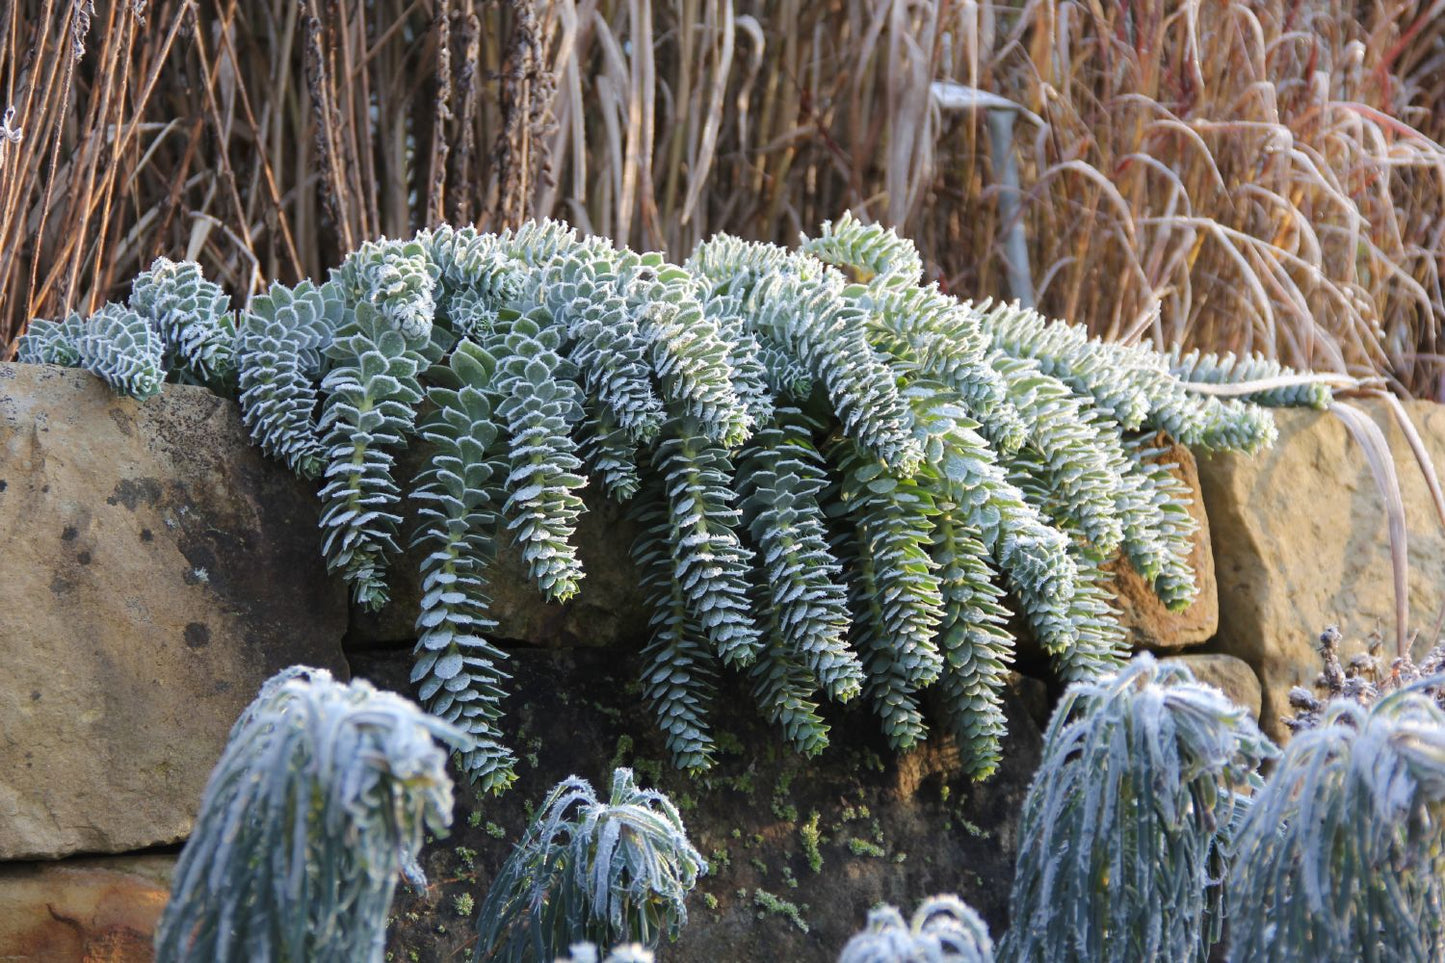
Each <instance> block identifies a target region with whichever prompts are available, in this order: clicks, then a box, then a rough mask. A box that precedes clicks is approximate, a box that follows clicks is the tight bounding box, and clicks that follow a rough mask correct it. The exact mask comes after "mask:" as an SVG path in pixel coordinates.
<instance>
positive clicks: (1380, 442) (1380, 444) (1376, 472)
mask: <svg viewBox="0 0 1445 963" xmlns="http://www.w3.org/2000/svg"><path fill="white" fill-rule="evenodd" d="M1330 413H1331V414H1333V415H1334V416H1335V417H1337V418H1339V419H1340V421H1341V422H1343V423H1344V425H1345V428H1346V429H1348V430H1349V432H1350V436H1351V437H1352V438H1354V439H1355V443H1356V444H1358V445H1359V446H1360V450H1361V451H1363V452H1364V453H1365V461H1366V462H1367V463H1368V464H1369V466H1370V474H1371V475H1372V476H1373V477H1374V479H1375V487H1376V489H1378V490H1379V492H1380V497H1381V498H1382V499H1384V502H1385V516H1386V518H1387V519H1388V520H1389V524H1390V567H1391V570H1392V571H1393V572H1394V576H1395V653H1396V655H1398V656H1401V657H1405V656H1408V655H1409V654H1410V649H1409V643H1408V641H1407V639H1408V635H1407V633H1408V625H1409V620H1410V554H1409V536H1408V533H1407V532H1406V530H1405V501H1404V499H1403V498H1402V497H1401V495H1400V479H1399V478H1398V477H1397V476H1396V474H1395V459H1394V457H1393V456H1392V455H1391V454H1390V445H1389V442H1387V441H1386V440H1385V434H1384V432H1382V431H1381V430H1380V426H1379V425H1377V424H1375V423H1374V421H1372V420H1371V419H1370V416H1369V415H1367V414H1365V413H1364V412H1363V411H1361V410H1360V409H1359V408H1356V407H1354V406H1353V405H1349V404H1346V403H1344V402H1342V401H1337V402H1335V403H1333V404H1331V405H1330Z"/></svg>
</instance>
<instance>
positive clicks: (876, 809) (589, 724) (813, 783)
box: [352, 649, 1043, 961]
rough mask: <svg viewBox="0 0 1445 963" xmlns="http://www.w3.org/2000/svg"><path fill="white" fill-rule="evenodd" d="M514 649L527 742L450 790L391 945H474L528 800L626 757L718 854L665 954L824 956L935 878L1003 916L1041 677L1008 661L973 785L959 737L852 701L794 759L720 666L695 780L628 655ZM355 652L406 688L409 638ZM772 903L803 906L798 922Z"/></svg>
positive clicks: (518, 728) (513, 724) (917, 895)
mask: <svg viewBox="0 0 1445 963" xmlns="http://www.w3.org/2000/svg"><path fill="white" fill-rule="evenodd" d="M512 655H513V659H512V661H511V663H510V665H509V668H510V669H511V671H512V672H513V673H514V679H515V681H514V688H513V692H514V694H513V696H512V697H511V698H510V699H509V700H508V702H507V710H508V717H507V720H506V722H505V725H506V726H507V730H508V732H509V733H511V734H513V737H514V744H515V745H516V746H517V748H518V752H519V756H520V757H521V758H522V762H521V764H520V765H519V767H518V771H519V779H518V781H517V784H516V785H515V786H514V787H513V788H512V789H511V790H510V791H509V792H508V793H507V794H506V795H504V796H502V797H500V798H495V797H487V798H485V799H478V798H476V797H475V796H474V795H473V794H472V793H471V792H470V791H469V790H466V789H461V790H460V791H459V793H458V802H457V810H456V819H455V822H454V824H453V832H452V835H451V837H450V838H448V839H444V840H437V841H434V842H433V843H432V844H430V845H428V847H427V848H426V850H425V851H424V853H423V856H422V865H423V867H424V868H425V870H426V873H427V877H428V879H429V881H430V885H429V886H428V888H427V890H426V892H425V893H420V894H418V893H414V892H412V891H410V890H408V889H406V888H405V887H403V888H402V889H401V890H400V891H399V892H398V895H397V899H396V902H395V904H394V905H393V908H392V917H393V922H392V926H391V929H390V931H389V934H388V948H389V950H390V951H391V952H392V959H394V960H398V961H407V960H413V959H415V960H419V961H430V960H466V959H469V953H470V952H471V945H472V943H473V942H474V932H475V931H474V920H473V916H474V914H475V907H478V906H480V905H481V904H482V901H483V898H484V897H485V895H486V890H487V886H488V883H489V882H490V880H491V878H492V876H493V875H494V874H495V873H496V871H497V870H498V868H499V867H500V866H501V864H502V862H503V861H504V860H505V859H506V857H507V856H508V854H509V853H510V852H511V849H512V846H513V845H514V843H515V842H516V841H517V840H518V839H519V838H520V837H521V834H522V831H523V829H524V827H525V825H526V822H527V814H528V810H529V808H530V807H535V806H537V805H538V804H539V803H540V802H541V800H542V798H543V797H544V796H545V794H546V792H547V790H548V789H550V788H551V786H552V785H554V784H555V783H556V782H557V781H558V780H560V779H562V778H564V777H566V776H569V775H573V774H575V775H578V776H581V777H583V778H585V779H587V780H588V781H589V782H591V783H592V784H593V786H594V787H597V788H598V789H599V790H603V791H605V787H606V785H607V776H608V773H609V772H610V771H611V768H612V767H613V766H615V765H629V766H631V767H632V768H633V769H634V770H635V771H636V772H637V774H638V781H639V783H640V784H642V785H646V786H657V787H659V788H661V789H663V790H664V791H666V792H667V793H669V794H670V795H671V796H672V798H673V799H674V801H676V802H677V803H678V804H679V805H680V806H681V807H682V809H683V819H684V820H685V822H686V824H687V829H688V834H689V836H690V838H691V839H692V841H693V843H694V845H696V846H697V847H698V849H699V850H701V851H702V853H703V854H704V855H705V856H706V857H707V858H708V859H709V861H710V862H711V863H712V869H711V871H710V872H709V873H708V875H706V876H705V877H703V879H702V881H701V882H700V883H699V885H698V888H697V890H696V891H695V892H694V893H693V896H692V898H691V899H690V900H689V901H688V912H689V923H688V925H687V927H686V929H685V930H684V931H683V935H682V938H681V939H680V940H679V941H678V942H677V943H675V944H671V945H666V944H665V945H664V946H663V947H662V948H661V950H660V952H659V959H660V960H663V961H669V960H672V961H685V960H697V961H704V960H706V961H717V960H753V959H778V960H790V961H807V960H820V961H821V960H833V959H836V957H837V954H838V952H839V950H841V948H842V946H843V944H844V943H845V942H847V939H848V937H849V936H850V935H851V934H852V933H853V932H855V931H856V930H857V929H859V928H861V927H862V925H863V923H864V920H865V917H866V915H867V912H868V909H869V908H870V907H872V906H873V905H875V904H877V903H878V902H880V901H884V902H891V903H894V904H898V905H903V906H908V907H911V906H913V905H914V904H915V903H916V902H917V901H918V900H920V899H922V898H923V897H925V896H928V895H930V894H933V893H937V892H954V893H958V894H959V895H960V896H962V897H963V898H965V899H966V900H968V901H969V902H970V903H972V904H973V905H974V906H976V907H977V908H978V909H979V911H980V912H981V913H982V914H983V915H984V917H985V918H986V919H987V920H988V921H989V923H990V925H991V927H992V928H993V930H994V932H995V933H1000V932H1002V928H1003V926H1004V923H1005V922H1006V916H1007V901H1008V887H1009V880H1010V879H1011V878H1012V874H1013V860H1014V854H1015V852H1016V850H1017V840H1016V837H1015V833H1016V830H1017V816H1018V813H1019V811H1020V809H1021V808H1022V803H1023V797H1024V794H1025V792H1026V790H1027V788H1028V780H1029V778H1030V777H1031V775H1032V773H1033V771H1034V769H1035V767H1036V766H1037V764H1038V761H1039V756H1040V747H1041V736H1040V729H1039V722H1038V721H1037V719H1036V718H1035V716H1036V715H1038V714H1039V713H1041V712H1042V711H1043V694H1042V688H1043V687H1042V685H1041V684H1039V683H1037V682H1035V681H1033V680H1030V679H1025V678H1023V677H1016V678H1015V681H1014V684H1013V685H1011V686H1010V687H1009V688H1008V690H1006V691H1007V698H1006V709H1007V712H1008V717H1009V735H1008V737H1007V738H1006V740H1005V742H1004V762H1003V765H1002V767H1001V769H1000V771H999V772H998V773H997V774H995V775H994V776H993V778H992V779H990V780H988V781H987V782H985V783H981V784H976V783H972V782H970V781H969V780H968V779H967V778H965V777H962V776H960V775H959V774H958V772H957V768H956V759H957V755H956V752H953V751H951V747H950V745H949V744H948V741H947V740H946V739H943V738H941V737H939V738H937V740H936V741H934V740H931V741H930V742H929V743H925V744H924V746H923V747H921V748H920V749H919V750H916V751H914V752H911V753H907V754H903V755H896V754H894V753H892V752H890V751H889V750H888V748H887V746H886V744H885V743H884V741H883V739H882V737H881V736H880V735H879V734H878V726H877V722H876V719H875V718H874V717H873V716H872V714H871V713H870V712H869V711H868V710H867V708H866V707H863V706H859V707H856V708H855V707H846V708H838V707H828V708H827V709H826V710H825V711H826V713H827V717H828V719H829V721H830V722H831V723H832V726H833V728H832V733H831V735H832V745H831V746H830V747H829V748H828V749H827V750H826V751H824V753H823V754H822V755H821V756H819V757H817V758H816V759H812V760H808V759H804V758H802V757H800V756H797V755H795V754H794V753H792V752H791V751H789V750H788V748H787V747H786V746H785V745H784V743H783V742H782V741H781V739H780V738H779V735H778V733H777V731H776V729H774V728H773V727H772V726H770V725H768V724H767V722H766V721H765V720H763V719H762V718H761V716H760V715H759V714H758V712H757V710H756V709H755V708H754V706H753V705H752V702H751V700H750V698H749V697H748V694H747V693H746V691H744V689H743V688H742V687H741V686H739V685H736V684H735V683H731V682H725V683H724V685H723V690H722V697H721V698H720V699H719V701H718V704H717V705H716V706H715V707H714V719H715V725H716V732H717V734H718V735H719V738H720V742H721V744H722V745H723V746H724V747H725V751H724V752H722V753H721V754H720V758H719V761H718V763H717V765H716V766H715V768H714V769H713V770H712V771H711V772H709V773H708V774H706V775H705V776H702V777H698V778H692V777H689V776H687V775H685V774H682V773H679V772H676V771H675V770H672V769H671V768H669V767H668V766H667V764H666V761H665V760H666V758H667V756H666V752H665V750H664V748H663V744H662V739H661V737H660V736H659V735H658V733H657V731H656V728H655V726H654V725H653V722H652V719H651V717H650V716H649V715H648V714H647V712H646V710H645V709H643V708H642V706H641V700H640V696H639V695H638V693H637V692H636V686H635V681H634V680H635V679H636V678H637V669H638V665H637V657H636V654H635V653H630V652H629V653H623V652H618V651H616V650H613V651H599V650H595V649H578V650H564V651H543V650H537V649H527V650H517V651H513V653H512ZM352 668H353V672H354V673H355V675H357V676H358V677H362V678H367V679H370V680H371V681H373V682H374V683H376V684H377V685H379V686H387V687H392V688H395V689H397V690H398V691H402V692H406V691H407V688H408V686H407V673H408V671H409V669H410V659H409V657H408V655H407V654H406V653H404V652H395V651H385V650H377V651H374V652H370V653H355V654H353V658H352ZM813 813H817V821H816V827H817V830H818V832H819V834H820V835H821V839H820V840H819V842H818V845H817V849H816V855H817V856H821V858H822V863H821V868H820V870H819V871H817V872H815V871H814V870H813V869H812V868H811V866H810V854H809V846H808V844H807V842H806V839H807V837H808V836H809V835H810V833H809V831H808V829H807V827H808V826H809V823H810V822H811V817H812V814H813ZM724 854H725V855H724ZM790 879H791V880H792V881H793V884H790V882H789V880H790ZM794 884H795V885H794ZM759 891H761V892H762V893H764V894H768V895H764V896H762V897H759V895H758V893H759ZM769 896H771V897H774V898H776V900H777V901H778V902H776V903H775V902H773V901H772V900H770V899H769ZM469 898H470V899H469ZM782 903H791V904H793V905H794V906H795V907H796V908H797V919H796V920H795V919H793V918H790V914H789V913H788V911H787V909H786V907H785V906H782V905H781V904H782ZM764 904H771V905H772V906H774V907H775V908H774V909H768V908H765V905H764ZM469 906H470V907H471V912H470V913H467V912H465V911H467V910H468V907H469ZM800 924H805V925H806V926H807V928H808V932H806V933H804V932H803V930H802V928H801V926H800ZM413 954H415V955H413Z"/></svg>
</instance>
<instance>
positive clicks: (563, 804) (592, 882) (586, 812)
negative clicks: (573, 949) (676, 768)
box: [473, 769, 707, 963]
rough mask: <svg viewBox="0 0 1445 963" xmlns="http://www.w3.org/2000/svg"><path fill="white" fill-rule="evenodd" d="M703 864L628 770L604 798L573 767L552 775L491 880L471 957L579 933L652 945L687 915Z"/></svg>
mask: <svg viewBox="0 0 1445 963" xmlns="http://www.w3.org/2000/svg"><path fill="white" fill-rule="evenodd" d="M705 872H707V863H706V862H705V861H704V860H703V858H702V855H701V854H700V853H699V852H698V851H697V850H696V849H694V848H693V846H692V843H690V842H689V841H688V838H687V831H686V829H685V828H684V827H683V824H682V817H681V816H680V815H679V814H678V811H677V808H676V807H675V806H673V804H672V802H671V800H669V799H668V798H667V797H666V796H665V795H663V794H662V793H660V792H657V791H656V790H651V789H639V788H637V786H636V785H634V783H633V781H632V771H631V770H630V769H617V770H615V771H614V772H613V773H612V789H611V793H610V794H609V797H608V799H607V801H606V802H603V801H602V800H600V799H598V798H597V796H596V794H595V793H594V792H593V791H592V787H591V786H590V785H589V784H588V783H587V782H586V781H585V780H583V779H578V778H577V777H575V776H573V777H571V778H569V779H565V780H563V781H562V782H560V783H558V784H557V786H556V787H554V788H553V789H552V791H551V793H549V794H548V796H547V799H546V800H545V801H544V802H543V804H542V807H541V809H540V810H538V812H537V815H536V817H535V818H534V819H533V820H532V823H531V825H529V826H528V827H527V830H526V832H525V833H524V834H523V836H522V839H521V842H519V843H518V844H517V847H516V849H514V850H513V852H512V855H511V856H510V857H509V858H508V859H507V862H506V863H505V864H504V865H503V866H502V868H501V870H500V871H499V872H498V873H497V876H496V878H495V879H494V880H493V881H492V887H491V889H490V890H489V891H488V892H487V899H486V902H484V903H483V904H482V907H481V910H480V911H479V912H478V916H477V927H478V933H479V936H478V941H477V948H476V952H475V955H474V957H473V959H475V960H477V961H479V963H480V961H484V960H509V961H522V960H548V959H552V958H553V957H555V956H556V954H557V953H558V952H559V950H561V949H562V948H563V947H568V946H572V945H573V944H575V943H578V942H582V941H586V942H591V943H594V944H597V945H599V946H613V945H616V944H617V943H620V942H623V941H632V942H636V943H641V944H642V945H644V946H647V947H655V946H656V945H657V943H658V941H659V940H660V939H661V938H662V937H663V936H664V935H666V936H667V937H668V938H669V939H676V938H677V934H678V932H679V931H680V930H681V928H682V926H683V925H684V924H685V923H686V922H687V906H686V905H685V901H686V899H687V895H688V893H689V892H691V891H692V888H693V886H695V885H696V884H697V878H698V876H699V875H701V874H702V873H705Z"/></svg>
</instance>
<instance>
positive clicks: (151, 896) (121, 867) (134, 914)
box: [0, 856, 176, 963]
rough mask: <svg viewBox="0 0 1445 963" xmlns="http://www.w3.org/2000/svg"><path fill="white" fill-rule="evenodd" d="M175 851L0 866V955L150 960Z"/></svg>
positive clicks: (66, 962) (36, 961)
mask: <svg viewBox="0 0 1445 963" xmlns="http://www.w3.org/2000/svg"><path fill="white" fill-rule="evenodd" d="M175 862H176V860H175V857H174V856H112V857H102V858H87V859H71V860H64V861H62V862H58V863H28V864H20V863H17V864H11V865H6V866H0V960H7V961H8V960H14V961H17V963H151V961H152V960H153V959H154V958H155V952H154V949H153V947H152V934H154V932H155V928H156V923H157V922H159V921H160V916H161V910H162V909H163V908H164V907H165V904H166V898H167V896H168V895H169V893H170V877H171V872H172V871H173V870H174V868H175Z"/></svg>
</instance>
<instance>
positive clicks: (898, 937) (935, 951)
mask: <svg viewBox="0 0 1445 963" xmlns="http://www.w3.org/2000/svg"><path fill="white" fill-rule="evenodd" d="M993 959H994V956H993V940H992V939H990V938H989V935H988V927H987V926H986V925H985V924H984V922H983V920H982V919H981V918H979V915H978V913H977V912H975V910H974V908H973V907H972V906H969V905H968V904H967V903H965V902H963V900H961V899H959V898H958V897H956V896H933V897H930V898H929V899H926V900H924V901H923V903H922V905H920V906H919V907H918V909H917V910H916V911H915V912H914V914H913V919H912V920H910V921H908V922H904V920H903V915H902V914H901V913H899V912H898V910H897V909H895V908H894V907H892V906H882V907H879V908H877V909H872V910H869V911H868V926H867V927H866V928H865V929H864V930H863V931H862V932H861V933H858V934H856V935H854V936H853V938H852V939H850V940H849V941H848V945H847V946H845V947H843V953H842V955H841V956H839V957H838V963H993Z"/></svg>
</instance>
